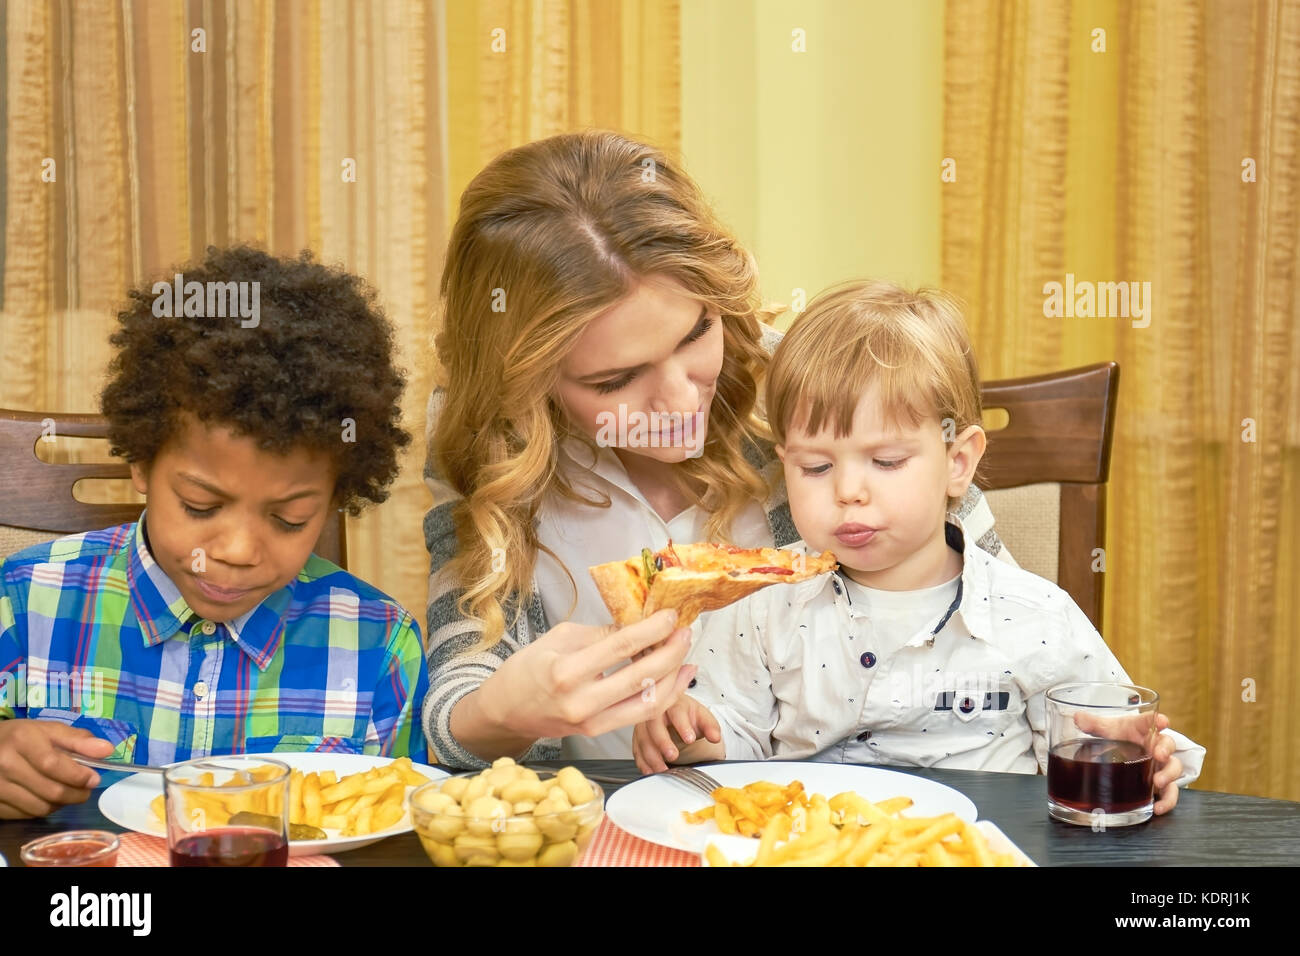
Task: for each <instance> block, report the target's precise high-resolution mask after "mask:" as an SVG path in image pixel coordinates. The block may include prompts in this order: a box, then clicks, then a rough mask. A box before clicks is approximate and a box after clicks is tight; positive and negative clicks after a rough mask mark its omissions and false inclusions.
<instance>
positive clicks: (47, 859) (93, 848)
mask: <svg viewBox="0 0 1300 956" xmlns="http://www.w3.org/2000/svg"><path fill="white" fill-rule="evenodd" d="M105 849H107V844H104V843H99V842H98V841H96V840H68V841H66V842H63V843H51V844H50V845H49V846H47V847H44V848H43V849H42V850H41V851H40V853H41V859H40V860H33V861H32V862H30V863H28V864H27V865H28V866H67V865H68V864H70V863H74V862H75V861H77V860H81V859H87V858H89V857H91V856H94V855H95V854H96V853H103V851H104V850H105ZM85 865H86V866H116V865H117V854H116V853H109V854H105V855H104V856H102V857H101V858H100V859H97V860H91V861H90V862H88V863H86V864H85Z"/></svg>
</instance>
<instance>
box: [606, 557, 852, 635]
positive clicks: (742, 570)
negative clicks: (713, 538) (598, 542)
mask: <svg viewBox="0 0 1300 956" xmlns="http://www.w3.org/2000/svg"><path fill="white" fill-rule="evenodd" d="M838 566H839V565H837V564H836V562H835V555H833V554H831V552H829V551H823V552H822V553H821V555H819V556H813V555H806V554H802V553H800V552H798V551H787V550H785V549H784V548H737V547H735V546H733V545H729V544H678V545H674V544H673V543H672V542H671V541H669V542H668V546H667V547H666V548H664V549H663V550H661V551H651V550H650V549H649V548H642V549H641V556H640V557H639V558H629V559H628V560H626V561H611V562H609V563H608V564H598V565H596V566H595V567H592V568H589V569H588V570H589V571H590V572H591V576H592V578H593V579H595V581H596V587H597V589H598V590H599V591H600V596H601V597H602V598H603V599H604V601H605V606H606V607H608V608H609V613H610V614H611V615H612V616H613V618H614V623H616V624H617V625H618V626H619V627H626V626H627V625H629V624H635V623H636V622H637V621H640V620H642V619H643V618H647V617H649V616H650V615H651V614H653V613H654V612H655V611H660V610H663V609H664V608H674V609H676V611H677V624H678V626H681V627H689V626H690V624H691V622H692V621H694V620H695V619H696V618H697V617H698V616H699V615H700V613H701V612H703V611H716V610H717V609H718V608H720V607H726V606H727V605H728V604H731V603H733V602H734V601H739V600H740V599H741V598H743V597H746V596H747V595H750V594H753V593H754V592H755V591H757V590H759V589H760V588H765V587H767V586H768V585H769V584H792V583H794V582H796V581H806V580H807V579H808V578H812V577H816V576H817V575H819V574H825V573H826V572H828V571H834V570H835V569H836V568H837V567H838Z"/></svg>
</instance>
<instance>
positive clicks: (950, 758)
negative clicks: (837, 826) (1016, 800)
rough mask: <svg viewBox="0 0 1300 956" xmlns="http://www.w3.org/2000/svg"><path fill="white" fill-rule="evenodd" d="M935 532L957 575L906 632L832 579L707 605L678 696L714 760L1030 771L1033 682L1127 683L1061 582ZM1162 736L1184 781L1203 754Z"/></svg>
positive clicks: (853, 588)
mask: <svg viewBox="0 0 1300 956" xmlns="http://www.w3.org/2000/svg"><path fill="white" fill-rule="evenodd" d="M946 530H947V532H948V541H949V545H950V546H952V547H953V548H954V550H958V551H961V552H962V558H963V568H962V572H961V575H960V577H959V578H954V579H953V581H951V582H948V583H947V584H945V585H940V586H939V587H938V588H932V589H929V590H930V591H931V592H932V593H933V594H934V595H938V596H940V597H946V598H947V600H946V601H944V602H943V603H939V604H934V605H933V606H932V614H931V615H930V616H929V618H928V620H926V621H925V623H924V625H922V626H920V627H919V628H918V629H916V630H915V632H914V633H910V634H899V633H890V632H889V631H888V629H883V630H882V628H881V626H880V625H881V624H882V622H883V621H884V620H886V619H888V618H890V617H894V616H897V614H898V613H899V612H898V610H897V609H895V610H894V611H890V612H886V613H885V614H876V615H872V614H871V613H869V610H868V607H867V603H869V602H864V601H863V600H862V595H863V593H864V589H861V588H860V587H858V586H857V585H855V584H853V582H849V581H847V579H846V578H844V577H843V576H842V572H836V573H834V574H823V575H820V576H819V577H816V578H813V579H811V580H809V581H804V582H801V583H798V584H790V585H774V586H772V587H768V588H764V589H763V590H761V591H758V592H756V593H755V594H753V595H751V596H750V597H748V598H746V599H745V600H743V601H739V602H737V603H735V604H732V605H730V606H728V607H726V608H722V609H721V610H718V611H715V612H713V614H712V615H711V617H710V619H709V621H708V622H707V624H706V625H705V626H704V627H703V629H702V631H701V633H700V634H699V635H698V636H697V637H696V640H695V642H694V645H693V646H692V648H691V652H690V655H689V656H688V658H687V660H688V662H689V663H694V664H698V665H699V667H700V670H699V673H698V675H697V677H696V681H695V684H694V686H692V688H691V689H690V690H689V691H688V692H687V693H688V694H690V696H692V697H694V698H695V699H696V700H698V701H700V702H701V703H702V704H704V705H705V706H707V707H708V708H709V709H710V711H712V712H713V714H714V715H715V716H716V717H717V719H718V722H719V724H720V725H721V728H722V739H723V742H724V743H725V745H726V757H727V759H728V760H755V759H765V758H770V757H778V758H784V759H792V760H793V759H800V758H807V757H811V758H815V759H818V760H825V761H831V762H836V763H854V764H880V765H895V766H912V767H940V768H952V769H964V770H1000V771H1015V772H1020V773H1037V772H1039V771H1042V772H1044V773H1045V772H1046V769H1047V723H1046V714H1045V703H1046V691H1047V690H1048V689H1049V688H1051V687H1053V686H1055V685H1056V684H1060V683H1064V682H1067V681H1112V680H1113V681H1122V682H1126V683H1132V681H1131V680H1130V678H1129V676H1128V674H1127V673H1126V672H1125V670H1124V668H1123V667H1122V666H1121V665H1120V663H1119V661H1118V660H1116V659H1115V655H1114V654H1112V653H1111V651H1110V648H1109V647H1107V646H1106V642H1105V641H1104V640H1103V639H1102V637H1101V635H1100V634H1098V633H1097V630H1096V628H1094V627H1093V626H1092V623H1091V622H1090V621H1089V620H1088V618H1087V616H1086V615H1085V614H1084V613H1083V611H1081V610H1080V609H1079V607H1078V606H1077V605H1076V604H1075V603H1074V601H1073V600H1071V598H1070V596H1069V595H1068V594H1067V593H1066V592H1065V591H1063V590H1061V589H1060V588H1059V587H1057V586H1056V585H1055V584H1052V583H1051V582H1050V581H1047V580H1046V579H1044V578H1041V577H1038V576H1037V575H1035V574H1032V573H1030V572H1028V571H1025V570H1023V569H1021V568H1018V567H1014V566H1012V565H1010V564H1008V563H1006V562H1003V561H999V560H998V559H997V558H995V557H993V556H991V555H989V554H987V553H986V552H984V551H981V550H980V549H979V548H977V547H976V546H975V544H974V542H973V541H972V540H970V538H969V536H967V537H966V539H965V540H964V541H963V535H962V534H961V531H960V529H959V527H958V526H957V525H955V524H949V525H948V526H947V528H946ZM789 547H791V548H795V549H801V550H806V548H805V547H804V545H803V543H802V542H799V543H798V544H795V545H790V546H789ZM846 584H847V585H848V586H847V587H846ZM945 589H948V590H947V591H945ZM867 593H870V592H869V591H868V592H867ZM855 595H857V597H856V598H855ZM913 619H914V620H915V619H916V618H913ZM1164 733H1165V734H1167V735H1168V736H1170V737H1172V738H1173V740H1174V742H1175V744H1176V751H1175V752H1176V756H1177V757H1178V758H1179V759H1180V760H1181V761H1182V763H1183V775H1182V776H1181V777H1180V778H1179V779H1178V781H1177V782H1178V785H1179V786H1185V785H1186V784H1188V783H1190V782H1192V781H1193V780H1195V779H1196V778H1197V777H1198V776H1199V775H1200V772H1201V765H1202V763H1203V761H1204V758H1205V748H1204V747H1202V746H1200V745H1199V744H1197V743H1196V742H1195V741H1192V740H1190V739H1188V738H1187V737H1186V736H1184V735H1182V734H1180V733H1177V732H1175V731H1172V730H1167V731H1164Z"/></svg>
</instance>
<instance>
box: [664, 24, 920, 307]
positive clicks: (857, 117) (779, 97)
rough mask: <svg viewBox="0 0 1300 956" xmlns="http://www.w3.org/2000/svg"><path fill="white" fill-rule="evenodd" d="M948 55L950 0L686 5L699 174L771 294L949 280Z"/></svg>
mask: <svg viewBox="0 0 1300 956" xmlns="http://www.w3.org/2000/svg"><path fill="white" fill-rule="evenodd" d="M795 29H802V30H804V31H805V36H806V40H805V42H806V52H803V53H796V52H794V51H793V50H792V44H793V43H794V37H793V35H792V31H794V30H795ZM942 60H943V4H942V3H941V2H940V0H917V2H909V3H896V2H874V0H873V2H860V0H811V2H808V0H805V2H799V3H786V2H768V0H693V2H691V3H685V4H682V151H683V153H684V155H685V160H686V168H687V169H688V170H689V171H690V173H691V174H692V175H693V176H694V177H695V178H696V180H697V181H698V182H699V183H700V185H701V186H702V188H703V189H704V191H705V193H706V194H707V195H708V196H709V197H710V198H711V199H712V200H713V201H714V203H715V205H716V208H717V210H718V212H719V214H720V215H721V217H722V219H723V221H724V222H726V223H727V224H728V225H729V226H731V228H732V229H734V230H735V231H736V232H737V233H738V234H739V236H740V239H741V241H742V242H744V243H745V244H746V245H747V246H748V247H749V248H750V250H751V251H752V252H753V253H754V255H755V257H756V258H757V260H758V264H759V269H760V274H761V277H762V289H763V295H764V297H765V298H767V299H769V300H775V301H779V302H786V303H789V302H790V301H791V299H792V290H793V289H795V288H802V289H804V290H805V291H806V293H807V297H808V298H809V299H811V298H812V296H813V295H814V294H815V293H816V292H818V291H819V290H821V289H823V288H825V287H826V286H828V285H830V284H832V283H835V282H839V281H843V280H845V279H851V278H858V277H862V276H868V275H870V276H883V277H887V278H891V279H894V280H896V281H900V282H903V283H911V284H925V283H937V282H938V280H939V235H940V234H939V200H940V186H941V183H940V180H939V173H940V161H941V159H942V156H943V154H942V147H941V139H942V137H941V132H942V124H943V114H942V106H943V103H942V76H943V62H942ZM760 198H761V202H760ZM788 319H789V316H786V317H785V320H786V321H788Z"/></svg>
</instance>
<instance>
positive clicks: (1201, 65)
mask: <svg viewBox="0 0 1300 956" xmlns="http://www.w3.org/2000/svg"><path fill="white" fill-rule="evenodd" d="M945 15H946V19H945V30H946V37H945V65H944V69H945V76H944V155H945V157H946V158H947V159H950V160H952V162H953V168H955V171H956V177H955V181H951V182H945V183H944V185H943V207H942V209H943V213H942V218H943V222H942V229H943V240H942V273H943V284H944V285H945V286H946V287H947V288H950V289H952V290H954V291H955V292H957V293H958V294H960V295H961V296H963V297H964V298H965V299H966V300H967V302H968V303H969V310H970V318H971V322H972V326H973V332H974V336H975V342H976V349H977V352H978V354H979V356H980V360H981V363H982V368H981V371H982V373H983V375H984V376H985V377H986V378H1002V377H1010V376H1019V375H1031V374H1037V373H1040V372H1046V371H1049V370H1053V369H1060V368H1066V367H1070V366H1076V365H1081V364H1086V363H1090V362H1095V361H1103V360H1107V359H1112V358H1113V359H1115V360H1117V361H1118V362H1119V364H1120V367H1121V384H1120V393H1119V405H1118V422H1117V428H1116V434H1115V444H1114V455H1113V460H1112V466H1111V481H1110V490H1109V499H1108V506H1109V521H1108V536H1107V547H1106V554H1105V575H1106V583H1105V587H1106V622H1105V628H1104V634H1105V636H1106V639H1107V641H1108V643H1109V644H1110V645H1111V647H1112V648H1113V649H1114V650H1115V652H1116V654H1117V655H1118V656H1119V658H1120V659H1121V660H1122V661H1123V662H1124V663H1125V666H1126V667H1127V669H1128V670H1129V673H1130V674H1131V675H1132V676H1133V677H1134V679H1135V680H1137V681H1139V682H1140V683H1143V684H1146V685H1148V686H1151V687H1153V688H1155V689H1157V690H1158V691H1160V692H1161V694H1162V695H1163V700H1164V707H1162V709H1163V710H1165V711H1166V712H1167V713H1169V715H1170V716H1171V718H1172V719H1173V722H1174V724H1175V726H1177V727H1179V728H1180V729H1181V730H1183V731H1185V732H1187V733H1188V734H1189V735H1190V736H1192V737H1193V738H1195V739H1196V740H1198V741H1200V742H1202V743H1204V744H1206V746H1207V747H1208V748H1209V755H1208V758H1207V761H1206V764H1205V770H1204V774H1203V776H1202V777H1201V780H1200V781H1199V783H1198V784H1197V786H1200V787H1204V788H1206V789H1215V790H1229V791H1235V792H1241V793H1251V794H1258V795H1261V796H1269V797H1282V798H1287V799H1291V800H1300V762H1297V761H1296V760H1295V755H1296V747H1297V744H1296V741H1297V739H1300V738H1298V735H1300V717H1297V711H1296V709H1295V707H1294V706H1293V704H1292V700H1293V697H1294V693H1293V688H1294V686H1295V685H1296V682H1297V679H1298V678H1300V648H1297V642H1296V637H1297V634H1298V633H1300V626H1298V625H1297V614H1300V602H1298V601H1297V597H1296V592H1297V590H1300V588H1298V587H1297V585H1300V560H1298V558H1297V551H1298V545H1297V542H1298V541H1300V285H1298V283H1297V273H1296V268H1297V257H1298V255H1300V244H1298V240H1300V193H1298V191H1297V182H1298V181H1300V3H1296V2H1294V0H1254V2H1235V0H1209V2H1204V3H1190V2H1187V3H1184V2H1150V3H1126V2H1115V0H1111V2H1080V3H1074V4H1066V3H1038V2H1035V0H1014V2H1002V0H949V2H948V3H947V4H946V8H945ZM1119 282H1125V283H1129V284H1130V285H1129V289H1130V290H1132V289H1134V288H1136V289H1137V291H1138V292H1139V294H1141V295H1142V296H1143V301H1142V302H1141V303H1140V307H1141V309H1142V310H1143V311H1144V312H1145V315H1138V314H1136V309H1135V302H1133V301H1130V302H1129V304H1128V306H1129V308H1128V313H1127V314H1116V313H1117V312H1120V311H1121V309H1119V308H1112V303H1111V302H1109V300H1108V294H1107V293H1106V292H1105V291H1102V290H1104V289H1105V287H1104V286H1102V285H1101V284H1102V283H1119ZM1050 283H1058V284H1060V286H1061V287H1062V290H1063V293H1064V295H1065V296H1069V292H1070V289H1071V288H1073V289H1074V292H1075V297H1074V298H1073V300H1072V301H1071V302H1069V304H1068V305H1067V306H1066V307H1065V314H1061V311H1058V309H1057V308H1055V307H1054V306H1053V305H1052V304H1051V303H1050V302H1049V301H1048V299H1049V293H1050V291H1051V287H1050ZM1132 283H1138V285H1137V286H1136V287H1134V286H1133V285H1132ZM1145 283H1149V284H1150V285H1149V287H1147V286H1145V285H1144V284H1145ZM1085 287H1091V288H1090V289H1089V290H1087V291H1085ZM1148 288H1149V292H1147V291H1146V290H1147V289H1148ZM1091 292H1097V293H1098V294H1097V295H1095V297H1093V296H1091ZM1088 298H1093V304H1092V305H1091V307H1089V305H1088V302H1087V301H1086V300H1087V299H1088ZM1122 304H1123V303H1122V301H1120V300H1118V299H1117V302H1116V303H1114V305H1116V306H1122ZM1089 312H1091V314H1087V313H1089Z"/></svg>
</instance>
